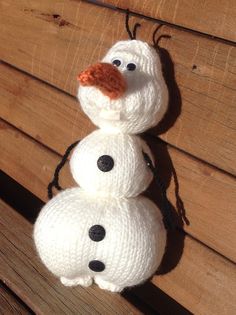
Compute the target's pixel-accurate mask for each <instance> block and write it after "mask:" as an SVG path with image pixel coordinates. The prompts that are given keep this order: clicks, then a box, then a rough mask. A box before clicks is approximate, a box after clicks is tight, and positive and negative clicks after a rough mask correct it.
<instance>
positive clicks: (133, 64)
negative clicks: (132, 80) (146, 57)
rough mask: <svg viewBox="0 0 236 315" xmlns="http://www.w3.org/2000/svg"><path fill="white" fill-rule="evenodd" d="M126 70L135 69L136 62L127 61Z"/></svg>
mask: <svg viewBox="0 0 236 315" xmlns="http://www.w3.org/2000/svg"><path fill="white" fill-rule="evenodd" d="M126 68H127V70H129V71H134V70H135V69H136V64H135V63H132V62H131V63H128V64H127V66H126Z"/></svg>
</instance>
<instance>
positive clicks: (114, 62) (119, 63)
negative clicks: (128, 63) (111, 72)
mask: <svg viewBox="0 0 236 315" xmlns="http://www.w3.org/2000/svg"><path fill="white" fill-rule="evenodd" d="M112 64H113V65H114V66H116V67H119V66H120V65H121V64H122V61H121V60H120V59H118V58H117V59H114V60H112Z"/></svg>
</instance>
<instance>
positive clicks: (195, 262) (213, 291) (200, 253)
mask: <svg viewBox="0 0 236 315" xmlns="http://www.w3.org/2000/svg"><path fill="white" fill-rule="evenodd" d="M210 229H211V227H209V230H210ZM153 283H154V284H155V285H157V286H158V287H159V288H160V289H161V290H163V291H165V292H167V293H168V294H169V295H170V296H173V295H174V296H175V299H176V300H177V301H178V302H179V303H180V304H182V305H183V306H185V307H186V308H187V309H189V310H191V311H192V312H193V314H198V315H210V314H212V315H216V314H219V315H222V314H225V315H228V314H235V313H236V304H235V295H236V266H235V264H233V263H231V262H229V261H228V260H226V259H224V258H223V257H221V256H219V255H217V254H216V253H214V252H213V251H211V250H209V249H208V248H207V247H205V246H202V245H201V244H199V243H198V242H194V241H193V240H192V239H191V238H189V237H186V238H185V242H184V250H183V255H182V257H181V260H180V262H179V264H178V265H177V266H176V268H175V269H173V270H172V271H171V272H170V273H169V274H166V275H165V276H161V277H158V276H157V277H155V278H154V279H153Z"/></svg>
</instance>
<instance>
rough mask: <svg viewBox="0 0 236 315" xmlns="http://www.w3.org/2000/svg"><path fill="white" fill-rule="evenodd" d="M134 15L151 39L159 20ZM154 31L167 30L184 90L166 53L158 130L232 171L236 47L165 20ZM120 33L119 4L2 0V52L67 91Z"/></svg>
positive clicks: (73, 91) (72, 89) (122, 34)
mask: <svg viewBox="0 0 236 315" xmlns="http://www.w3.org/2000/svg"><path fill="white" fill-rule="evenodd" d="M134 21H139V22H141V24H142V27H141V28H140V29H139V35H138V38H140V39H143V40H147V41H149V42H150V40H151V37H152V33H153V31H154V30H155V28H156V26H157V24H155V23H153V22H151V21H147V20H144V19H141V20H140V19H136V18H135V19H134V18H132V19H131V23H133V22H134ZM101 30H102V32H101ZM159 34H169V35H171V36H172V37H171V39H169V40H168V39H163V40H162V41H161V45H162V46H163V47H164V48H166V49H167V50H168V52H169V54H170V56H171V58H172V60H173V63H174V68H175V77H176V82H177V85H178V87H179V89H180V94H181V98H182V101H181V100H180V99H179V97H180V95H179V93H178V90H177V88H176V87H175V85H174V84H172V83H173V75H174V74H173V69H172V68H173V67H172V66H171V63H170V61H169V58H168V57H167V56H165V61H164V63H165V65H166V68H167V69H169V70H168V72H169V79H168V81H169V83H170V84H171V87H170V89H171V95H172V96H171V109H170V115H169V117H170V120H172V121H170V120H169V121H168V122H166V124H165V125H164V126H162V130H161V131H162V132H164V131H165V133H164V134H163V135H162V138H163V139H164V140H165V141H167V142H169V143H171V144H173V145H174V146H176V147H178V148H180V149H182V150H184V151H187V152H189V153H191V154H192V155H194V156H196V157H199V158H200V159H202V160H205V161H207V162H209V163H211V164H213V165H216V166H218V167H219V168H222V169H224V170H226V171H227V172H229V173H233V174H236V171H235V170H236V165H235V155H236V153H235V152H236V145H235V143H236V139H235V137H236V136H235V134H236V133H235V129H236V126H235V120H236V119H235V113H236V110H235V106H236V105H235V104H236V102H235V99H236V93H235V86H236V73H235V67H236V48H235V47H233V46H231V45H226V44H223V43H220V42H216V41H213V40H209V39H207V38H203V37H201V36H195V35H193V34H190V33H189V32H183V31H180V30H176V29H174V28H171V27H166V26H164V27H163V28H162V29H160V31H159ZM120 39H127V34H126V31H125V27H124V14H122V13H120V12H115V11H113V10H110V9H106V8H101V7H98V6H95V5H92V4H88V3H84V2H81V1H69V0H57V1H56V0H52V1H46V0H42V1H40V2H39V1H35V0H29V1H25V0H23V1H20V2H19V1H13V0H5V1H2V2H1V10H0V58H1V59H2V60H4V61H6V62H8V63H10V64H12V65H15V66H16V67H18V68H20V69H22V70H24V71H26V72H28V73H30V74H32V75H34V76H36V77H38V78H40V79H42V80H44V81H47V82H49V83H50V84H52V85H54V86H56V87H58V88H60V89H62V90H64V91H66V92H68V93H70V94H72V95H75V94H76V87H77V82H76V75H77V74H78V72H79V71H81V70H82V69H84V68H85V67H87V66H88V65H89V64H91V63H93V62H95V61H97V60H99V59H100V58H101V57H102V56H103V55H104V54H105V52H106V51H107V49H108V48H110V47H111V45H112V44H113V43H114V42H116V41H117V40H120ZM58 102H59V100H58ZM181 103H182V109H181V115H180V116H179V118H178V119H177V116H178V114H179V112H180V107H181ZM175 116H176V117H175ZM175 118H176V119H177V121H176V123H175V125H174V126H172V127H171V125H172V124H173V120H174V119H175ZM167 129H168V130H167ZM159 132H160V130H159Z"/></svg>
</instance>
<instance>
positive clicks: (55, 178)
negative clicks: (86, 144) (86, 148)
mask: <svg viewBox="0 0 236 315" xmlns="http://www.w3.org/2000/svg"><path fill="white" fill-rule="evenodd" d="M78 143H79V141H76V142H74V143H72V144H71V145H70V146H69V147H68V148H67V149H66V152H65V154H64V155H63V157H62V159H61V161H60V163H59V164H58V165H57V167H56V169H55V171H54V175H53V180H52V181H51V182H50V183H49V184H48V199H51V198H52V197H53V193H52V189H53V187H55V188H56V189H57V190H62V187H61V186H60V185H59V174H60V171H61V169H62V168H63V166H64V165H65V164H66V161H67V158H68V156H69V155H70V152H71V150H73V149H74V147H75V146H76V145H77V144H78Z"/></svg>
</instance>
